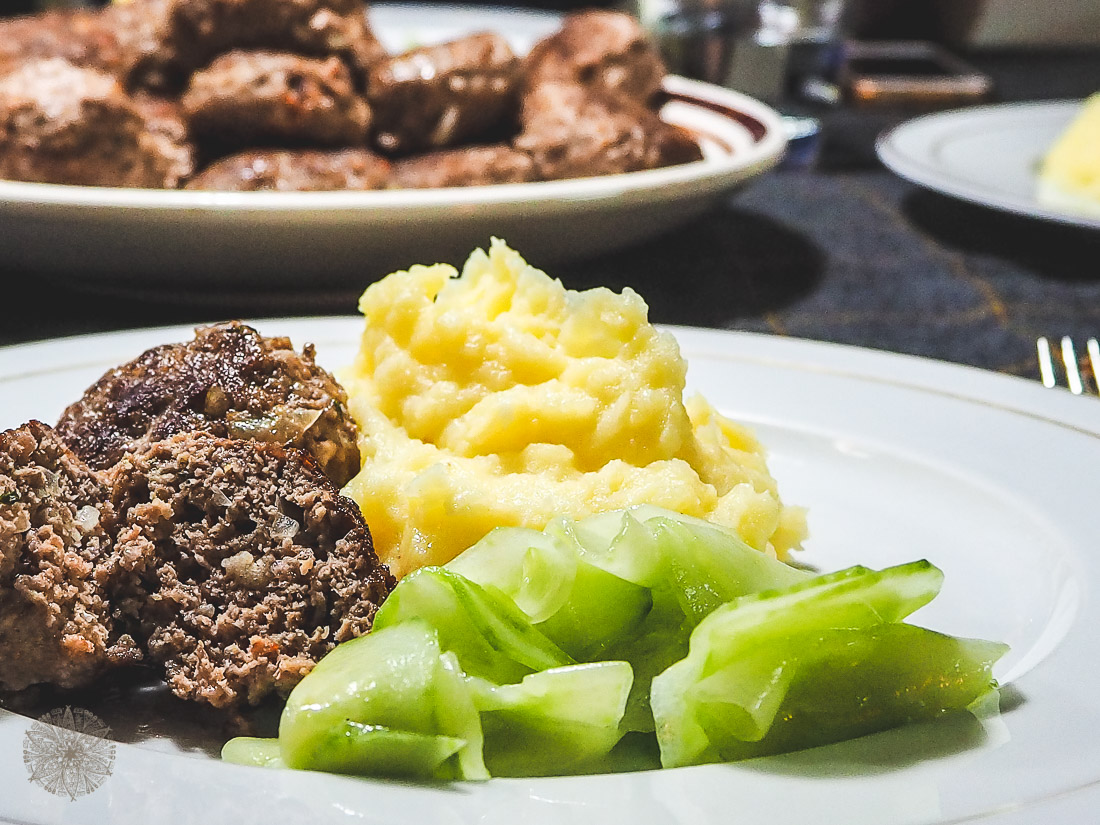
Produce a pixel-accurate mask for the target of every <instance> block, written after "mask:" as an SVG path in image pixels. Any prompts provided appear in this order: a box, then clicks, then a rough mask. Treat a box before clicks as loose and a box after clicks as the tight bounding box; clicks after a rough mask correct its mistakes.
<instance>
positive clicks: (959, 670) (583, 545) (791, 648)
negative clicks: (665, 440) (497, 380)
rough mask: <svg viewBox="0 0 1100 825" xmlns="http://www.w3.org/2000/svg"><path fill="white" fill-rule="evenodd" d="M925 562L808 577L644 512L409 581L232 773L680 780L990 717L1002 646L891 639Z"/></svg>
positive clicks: (469, 554) (512, 530)
mask: <svg viewBox="0 0 1100 825" xmlns="http://www.w3.org/2000/svg"><path fill="white" fill-rule="evenodd" d="M942 578H943V576H942V574H941V572H940V571H939V570H938V569H937V568H936V567H934V566H933V565H932V564H930V563H929V562H927V561H916V562H912V563H910V564H905V565H901V566H898V567H891V568H888V569H885V570H879V571H875V570H870V569H867V568H865V567H852V568H848V569H846V570H841V571H838V572H833V573H827V574H823V575H818V574H815V573H813V572H810V571H807V570H803V569H799V568H796V567H793V566H791V565H789V564H786V563H784V562H781V561H778V560H776V559H774V558H772V557H770V556H768V555H767V554H764V553H761V552H760V551H758V550H755V549H753V548H751V547H749V546H747V545H746V544H744V543H743V542H742V541H741V540H740V539H739V538H738V537H737V536H736V535H735V534H733V533H732V532H729V531H727V530H725V529H722V528H718V527H716V526H714V525H711V524H709V523H707V522H704V521H700V520H698V519H694V518H690V517H686V516H682V515H679V514H676V513H672V512H669V511H665V510H661V509H659V508H656V507H652V506H645V505H643V506H639V507H634V508H631V509H629V510H621V511H616V512H609V513H603V514H600V515H596V516H590V517H586V518H583V519H581V520H576V521H575V520H572V519H568V518H564V517H562V518H558V519H555V520H554V521H552V522H551V523H550V524H549V525H548V526H547V527H546V528H545V529H544V530H542V531H537V530H532V529H527V528H520V527H502V528H498V529H497V530H494V531H493V532H491V533H490V534H489V535H487V536H486V537H485V538H484V539H482V540H481V541H479V542H478V543H477V544H475V545H474V546H473V547H471V548H470V549H468V550H467V551H465V552H464V553H462V554H460V555H459V556H457V557H456V558H455V559H454V560H453V561H451V562H449V563H448V564H446V565H445V566H442V567H425V568H422V569H420V570H418V571H416V572H414V573H411V574H410V575H408V576H406V577H405V578H404V579H402V580H401V582H400V583H399V584H398V586H397V588H396V589H395V590H394V591H393V593H392V594H391V595H390V596H389V597H388V599H387V600H386V601H385V603H384V604H383V605H382V607H381V608H380V609H379V611H378V613H377V614H376V617H375V620H374V627H373V630H372V631H371V632H370V633H368V634H367V635H365V636H362V637H360V638H357V639H354V640H352V641H348V642H345V643H343V644H341V645H339V646H337V647H336V648H335V649H334V650H333V651H332V652H331V653H329V654H328V655H327V656H326V657H325V658H324V659H322V660H321V662H320V663H319V664H318V665H317V666H316V667H315V668H314V670H313V671H312V672H311V673H310V674H309V675H308V676H306V678H305V679H304V680H302V682H301V683H299V685H298V686H297V687H296V688H295V689H294V691H293V692H292V693H291V694H290V696H289V699H288V701H287V703H286V706H285V708H284V710H283V713H282V717H281V720H280V725H279V732H278V737H277V738H274V739H258V738H247V737H240V738H237V739H233V740H231V741H229V742H228V743H227V744H226V745H225V748H224V749H223V752H222V755H223V758H224V759H226V760H228V761H231V762H237V763H242V764H249V765H265V766H271V767H289V768H299V769H307V770H315V771H327V772H334V773H341V774H352V775H361V776H377V777H400V778H405V779H415V780H427V781H450V780H477V779H487V778H489V777H492V776H547V775H559V774H578V773H604V772H609V771H621V770H630V769H645V768H656V767H666V768H672V767H681V766H687V765H697V764H703V763H709V762H724V761H733V760H741V759H749V758H754V757H759V756H767V755H771V754H777V753H783V752H787V751H792V750H799V749H802V748H808V747H814V746H818V745H823V744H828V743H832V742H837V741H841V740H846V739H851V738H855V737H858V736H862V735H865V734H868V733H872V732H875V731H879V730H884V729H887V728H892V727H897V726H899V725H903V724H906V723H909V722H914V721H922V720H929V719H934V718H937V717H940V716H943V715H945V714H950V713H957V712H974V713H982V712H987V711H989V712H995V709H996V704H997V703H996V699H997V684H996V682H995V680H994V679H993V676H992V668H993V665H994V663H995V662H996V661H997V660H998V659H999V658H1000V657H1001V656H1003V655H1004V654H1005V652H1006V651H1007V647H1006V646H1005V645H1003V644H999V643H995V642H988V641H982V640H973V639H960V638H955V637H952V636H946V635H943V634H941V633H938V632H935V631H932V630H928V629H925V628H922V627H919V626H917V625H914V624H909V623H906V622H905V621H904V620H905V618H906V617H907V616H909V615H910V614H911V613H912V612H913V611H915V610H917V609H918V608H919V607H921V606H922V605H924V604H926V603H928V602H929V601H931V600H932V599H933V598H934V597H935V596H936V594H937V593H938V591H939V588H940V585H941V582H942Z"/></svg>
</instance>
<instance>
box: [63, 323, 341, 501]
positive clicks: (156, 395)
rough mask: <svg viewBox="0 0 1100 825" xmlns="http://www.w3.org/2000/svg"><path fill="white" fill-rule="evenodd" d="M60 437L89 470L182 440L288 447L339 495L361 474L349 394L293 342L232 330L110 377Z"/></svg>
mask: <svg viewBox="0 0 1100 825" xmlns="http://www.w3.org/2000/svg"><path fill="white" fill-rule="evenodd" d="M57 429H58V432H59V433H60V435H61V437H62V438H63V439H64V440H65V442H66V443H67V444H68V445H69V446H70V447H71V448H72V449H73V451H74V452H75V453H76V454H77V455H79V456H80V457H81V458H83V459H84V460H85V461H87V462H88V463H89V464H90V465H91V466H92V467H94V468H97V469H106V468H109V467H111V466H113V465H114V464H116V463H118V461H119V460H120V459H121V458H122V457H123V455H124V454H125V453H127V452H137V451H142V450H145V449H148V447H149V445H151V444H152V443H154V442H156V441H160V440H162V439H164V438H167V437H168V436H171V435H175V434H176V433H186V432H192V431H196V430H206V431H209V432H211V433H213V434H215V435H218V436H223V437H230V438H250V439H255V440H258V441H268V442H274V443H278V444H290V445H293V446H296V447H301V448H302V449H304V450H306V451H308V452H309V453H311V454H312V455H313V457H314V459H315V460H316V462H317V464H318V466H319V467H320V468H321V470H323V471H324V472H325V474H326V475H328V477H329V478H331V479H332V480H333V482H334V483H336V484H337V485H343V484H344V483H346V482H347V481H348V480H349V479H350V478H351V477H352V476H353V475H354V474H355V473H357V472H358V471H359V448H358V447H357V446H356V433H357V429H356V425H355V422H354V420H353V419H352V418H351V415H350V413H349V412H348V410H347V393H346V392H345V391H344V389H343V387H341V386H340V385H339V384H338V383H337V382H336V380H335V379H334V378H333V377H332V376H331V375H330V374H329V373H328V372H326V371H325V370H323V369H322V368H321V367H319V366H317V364H316V362H315V360H314V350H313V347H312V346H306V347H305V348H304V349H303V351H302V352H301V353H300V354H299V353H297V352H295V351H294V349H293V346H292V344H291V342H290V340H289V339H288V338H282V337H279V338H264V337H263V336H261V335H260V334H259V333H258V332H256V330H254V329H252V328H251V327H248V326H246V325H244V324H241V323H238V322H233V323H227V324H219V325H217V326H211V327H205V328H201V329H198V330H197V331H196V333H195V338H194V339H193V340H191V341H189V342H187V343H184V344H167V345H164V346H159V347H155V348H153V349H151V350H149V351H147V352H145V353H144V354H142V355H140V356H139V357H138V358H136V359H134V360H133V361H131V362H130V363H128V364H124V365H123V366H121V367H117V368H116V369H113V370H111V371H109V372H108V373H107V374H106V375H104V376H103V377H102V378H100V379H99V381H97V382H96V383H95V384H94V385H93V386H92V387H90V388H89V389H88V390H87V392H85V394H84V397H83V398H81V399H80V400H79V401H77V402H76V403H74V404H72V405H71V406H70V407H69V408H68V409H67V410H65V412H64V413H63V414H62V416H61V419H60V421H59V422H58V425H57Z"/></svg>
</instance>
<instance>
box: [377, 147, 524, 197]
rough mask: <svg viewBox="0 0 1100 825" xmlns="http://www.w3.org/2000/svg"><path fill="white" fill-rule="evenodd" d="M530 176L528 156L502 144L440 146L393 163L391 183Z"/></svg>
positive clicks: (470, 182)
mask: <svg viewBox="0 0 1100 825" xmlns="http://www.w3.org/2000/svg"><path fill="white" fill-rule="evenodd" d="M534 176H535V165H534V163H533V162H532V161H531V158H530V157H529V156H528V155H527V154H526V153H524V152H520V151H518V150H516V149H513V148H512V147H511V146H508V145H506V144H495V145H492V146H472V147H469V148H466V149H443V150H440V151H438V152H428V153H426V154H423V155H415V156H414V157H410V158H404V159H402V160H399V161H396V162H395V163H394V164H393V185H394V186H395V187H397V188H399V189H438V188H442V187H446V186H480V185H483V184H493V183H523V182H524V181H530V180H534V179H535V177H534Z"/></svg>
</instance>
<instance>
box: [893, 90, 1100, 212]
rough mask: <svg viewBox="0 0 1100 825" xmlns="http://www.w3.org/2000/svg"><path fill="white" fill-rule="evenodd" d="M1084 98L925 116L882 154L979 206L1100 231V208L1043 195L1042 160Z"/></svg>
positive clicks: (909, 173) (897, 133) (897, 131)
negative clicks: (1062, 201)
mask: <svg viewBox="0 0 1100 825" xmlns="http://www.w3.org/2000/svg"><path fill="white" fill-rule="evenodd" d="M1080 107H1081V103H1080V101H1053V102H1042V103H1013V104H1005V105H998V106H976V107H974V108H970V109H958V110H954V111H950V112H940V113H937V114H933V115H925V116H923V117H918V118H915V119H914V120H910V121H907V122H905V123H903V124H901V125H900V126H898V127H896V128H894V129H892V130H890V131H888V132H886V133H885V134H883V135H882V136H881V137H880V138H879V139H878V142H877V144H876V147H875V148H876V149H877V151H878V156H879V158H880V159H881V160H882V162H883V163H885V164H886V166H887V167H889V168H890V169H891V170H893V171H894V172H895V173H896V174H898V175H900V176H901V177H903V178H905V179H906V180H910V181H912V182H913V183H916V184H919V185H921V186H924V187H927V188H928V189H932V190H934V191H936V192H940V193H942V194H945V195H951V196H953V197H956V198H961V199H962V200H965V201H970V202H971V203H976V204H978V205H980V206H988V207H991V208H993V209H999V210H1002V211H1004V212H1012V213H1014V214H1017V215H1023V216H1025V217H1029V218H1038V219H1041V220H1047V221H1053V222H1056V223H1062V224H1067V225H1070V226H1079V227H1083V228H1091V229H1100V209H1098V210H1097V211H1093V212H1091V213H1090V212H1089V211H1087V210H1086V209H1082V208H1074V206H1073V204H1070V203H1064V204H1056V203H1053V202H1052V201H1050V200H1047V199H1045V198H1040V194H1039V179H1038V169H1039V164H1040V161H1041V160H1042V158H1043V156H1044V155H1045V154H1046V152H1047V151H1048V150H1049V149H1050V147H1051V145H1052V144H1053V143H1054V141H1055V140H1056V139H1057V137H1058V135H1060V134H1061V133H1062V131H1063V130H1064V129H1065V128H1066V126H1067V125H1069V122H1070V120H1072V118H1073V116H1074V115H1075V114H1076V113H1077V112H1078V111H1079V110H1080Z"/></svg>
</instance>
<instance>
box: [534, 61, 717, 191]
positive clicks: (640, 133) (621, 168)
mask: <svg viewBox="0 0 1100 825" xmlns="http://www.w3.org/2000/svg"><path fill="white" fill-rule="evenodd" d="M522 122H523V131H522V132H521V133H520V135H519V136H518V137H517V138H516V140H515V146H516V148H517V149H520V150H521V151H524V152H527V153H528V154H529V155H530V156H531V158H532V161H533V162H534V166H535V172H536V174H537V175H538V177H539V178H541V179H542V180H557V179H561V178H575V177H588V176H592V175H610V174H615V173H617V172H636V171H639V170H642V169H655V168H657V167H660V166H669V165H672V164H676V163H687V162H688V161H692V160H698V159H700V158H701V157H702V153H701V151H700V150H699V146H698V144H696V142H695V140H694V139H693V138H692V136H691V135H690V134H689V133H688V132H687V131H686V130H684V129H681V128H680V127H678V126H673V125H671V124H668V123H665V122H664V121H662V120H661V119H660V117H658V115H657V113H656V112H653V111H651V110H650V109H647V108H645V107H644V106H641V105H639V104H637V103H634V102H633V101H630V100H628V99H626V98H624V97H622V96H620V95H615V94H611V93H608V92H606V91H602V90H598V89H589V88H586V87H584V86H580V85H577V84H573V83H543V84H541V85H539V86H537V87H535V88H534V89H532V90H530V91H529V92H528V93H527V95H526V96H525V97H524V101H523V112H522Z"/></svg>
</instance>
